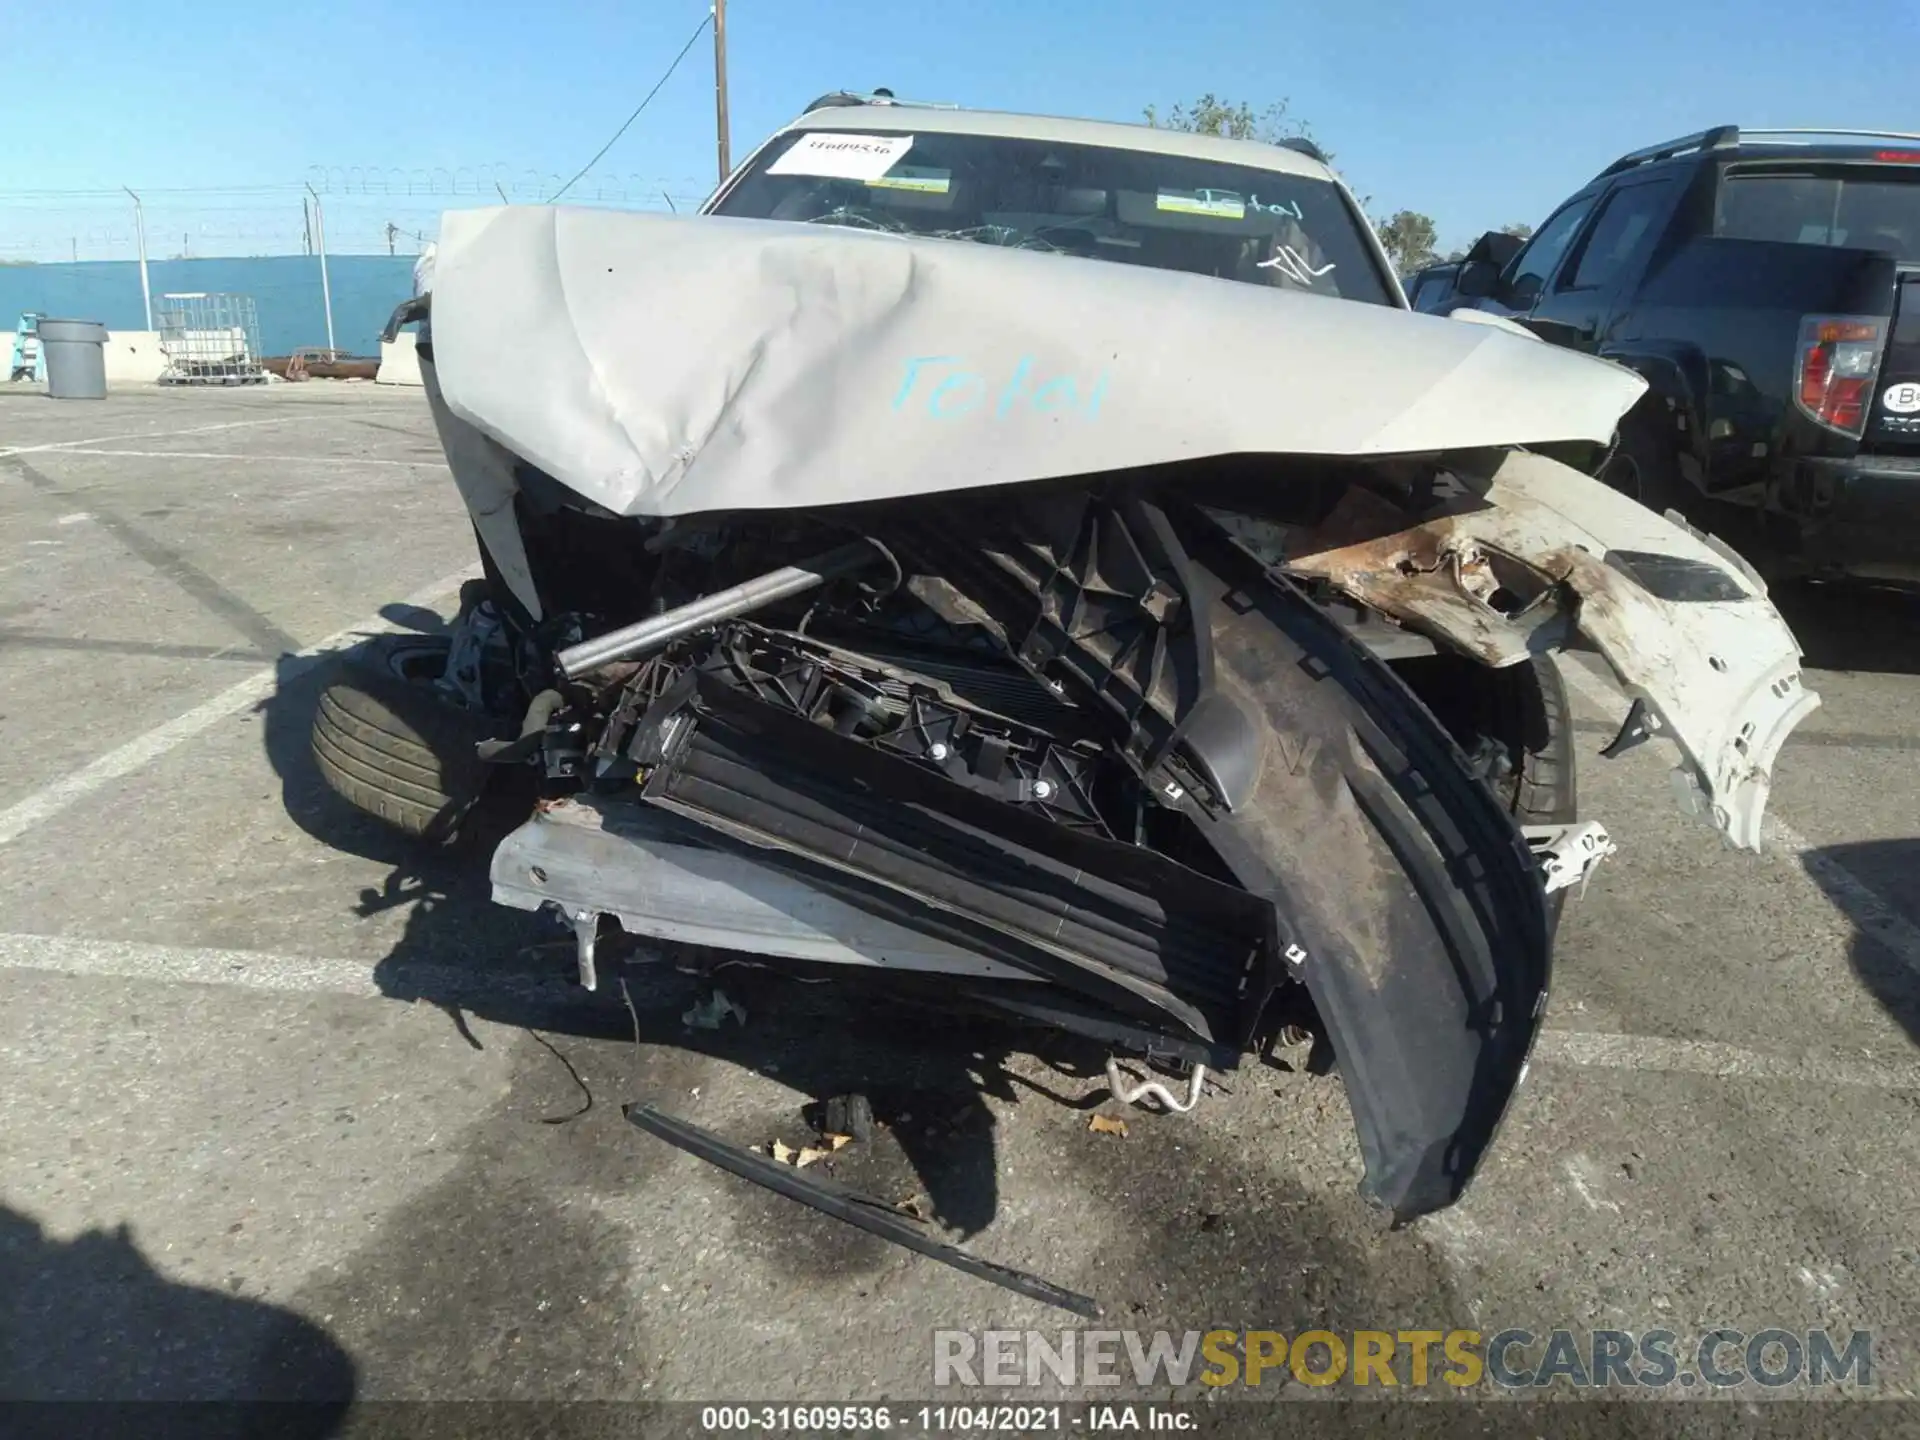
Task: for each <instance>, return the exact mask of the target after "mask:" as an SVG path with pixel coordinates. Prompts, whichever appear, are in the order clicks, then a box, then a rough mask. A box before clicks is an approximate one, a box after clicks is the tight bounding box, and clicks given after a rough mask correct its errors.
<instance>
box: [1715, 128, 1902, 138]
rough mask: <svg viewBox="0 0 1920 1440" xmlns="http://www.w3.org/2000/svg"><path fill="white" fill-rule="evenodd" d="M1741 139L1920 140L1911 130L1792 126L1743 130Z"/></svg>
mask: <svg viewBox="0 0 1920 1440" xmlns="http://www.w3.org/2000/svg"><path fill="white" fill-rule="evenodd" d="M1740 135H1741V138H1742V139H1746V138H1749V137H1751V136H1755V135H1809V136H1814V135H1848V136H1858V137H1860V138H1862V139H1866V140H1920V134H1915V133H1914V132H1913V131H1911V130H1836V129H1833V128H1832V127H1831V126H1827V125H1806V126H1792V127H1789V128H1787V129H1784V130H1742V131H1741V132H1740Z"/></svg>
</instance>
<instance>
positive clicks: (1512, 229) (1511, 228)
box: [1500, 220, 1533, 240]
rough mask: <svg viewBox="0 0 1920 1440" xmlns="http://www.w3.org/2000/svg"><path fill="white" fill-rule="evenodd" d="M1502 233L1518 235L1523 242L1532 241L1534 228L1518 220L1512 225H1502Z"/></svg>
mask: <svg viewBox="0 0 1920 1440" xmlns="http://www.w3.org/2000/svg"><path fill="white" fill-rule="evenodd" d="M1500 233H1501V234H1502V235H1517V236H1519V237H1520V238H1521V239H1522V240H1531V239H1532V238H1533V227H1532V226H1531V225H1529V224H1527V223H1526V222H1524V221H1520V220H1516V221H1514V222H1512V223H1511V224H1507V225H1502V226H1501V227H1500Z"/></svg>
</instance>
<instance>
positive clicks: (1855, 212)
mask: <svg viewBox="0 0 1920 1440" xmlns="http://www.w3.org/2000/svg"><path fill="white" fill-rule="evenodd" d="M1713 233H1714V234H1716V235H1721V236H1725V237H1727V238H1729V239H1733V240H1785V241H1788V242H1790V243H1792V244H1798V245H1846V246H1851V247H1853V248H1855V249H1861V250H1886V251H1889V252H1891V253H1892V254H1893V255H1894V256H1895V257H1896V258H1897V259H1901V260H1916V259H1920V169H1904V168H1903V169H1894V168H1891V167H1887V166H1864V165H1863V166H1855V165H1846V166H1830V167H1825V168H1808V167H1796V168H1794V169H1792V170H1786V169H1780V168H1773V169H1744V168H1739V167H1732V168H1729V169H1728V171H1727V173H1726V176H1725V177H1724V178H1723V179H1722V181H1721V183H1720V196H1719V200H1718V202H1717V204H1716V205H1715V209H1714V222H1713Z"/></svg>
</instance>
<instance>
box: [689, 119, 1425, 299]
mask: <svg viewBox="0 0 1920 1440" xmlns="http://www.w3.org/2000/svg"><path fill="white" fill-rule="evenodd" d="M873 142H891V145H890V147H889V146H888V145H887V144H885V143H881V144H875V143H873ZM863 154H864V155H865V156H866V157H867V162H866V163H864V164H863V163H862V161H861V159H860V158H858V157H860V156H861V155H863ZM850 155H851V156H853V157H855V158H853V159H849V156H850ZM789 157H791V158H789ZM856 176H857V177H858V178H852V177H856ZM712 213H714V214H716V215H737V216H743V217H746V218H749V219H760V220H798V221H805V222H808V223H811V224H816V225H849V226H853V227H855V228H858V229H862V230H886V231H890V232H892V233H894V234H898V235H916V236H929V237H933V238H938V239H943V240H965V241H971V242H975V243H978V244H983V245H1003V246H1007V247H1010V248H1013V249H1020V250H1039V251H1046V252H1049V253H1054V254H1060V255H1069V256H1080V257H1082V258H1087V259H1097V260H1107V261H1113V262H1116V263H1118V264H1122V265H1146V266H1150V267H1153V268H1156V269H1161V270H1185V271H1188V272H1190V273H1192V274H1196V275H1213V276H1218V277H1219V278H1221V279H1226V280H1238V281H1243V282H1245V283H1248V284H1253V285H1271V286H1276V287H1280V288H1284V289H1291V290H1304V291H1308V292H1310V293H1313V294H1317V295H1328V296H1334V297H1337V298H1339V299H1344V300H1363V301H1366V302H1368V303H1369V304H1374V305H1393V304H1395V303H1396V300H1395V298H1394V297H1393V295H1392V292H1391V291H1390V290H1389V289H1388V287H1387V285H1386V282H1385V279H1384V277H1383V276H1382V274H1381V272H1380V270H1379V268H1378V266H1377V265H1376V263H1375V261H1374V258H1373V254H1372V251H1371V249H1370V248H1369V247H1368V245H1367V243H1366V240H1365V238H1364V235H1363V232H1362V231H1361V229H1360V226H1361V223H1362V222H1361V221H1360V220H1359V218H1358V217H1357V215H1356V214H1355V212H1354V209H1353V207H1352V206H1351V205H1350V204H1348V202H1347V200H1346V198H1345V196H1344V195H1342V194H1341V192H1340V190H1339V188H1338V187H1337V186H1335V185H1334V184H1332V183H1331V182H1330V181H1327V180H1323V179H1319V178H1317V177H1315V176H1312V175H1296V174H1291V173H1288V172H1286V171H1281V170H1261V169H1257V168H1254V167H1251V166H1244V165H1228V164H1222V163H1219V162H1217V161H1212V160H1205V159H1200V158H1196V157H1194V156H1187V155H1159V154H1155V153H1153V152H1151V151H1148V150H1123V149H1118V148H1115V147H1111V146H1105V145H1063V144H1057V143H1055V142H1053V141H1042V140H1022V139H1015V138H1012V137H1009V136H1001V135H954V134H914V133H912V132H910V131H892V130H887V131H880V130H859V131H849V132H847V133H846V134H845V135H834V134H829V133H827V132H825V131H821V130H796V131H791V132H789V133H788V134H786V135H782V136H780V137H779V138H778V139H776V140H775V141H774V142H773V143H772V144H770V145H768V146H767V148H766V149H765V150H763V151H762V152H761V153H760V155H759V156H758V157H757V158H756V159H755V161H754V163H753V168H752V169H751V170H750V171H749V172H748V173H747V174H746V175H744V176H742V177H741V178H740V180H739V182H738V183H737V184H735V185H734V186H733V188H732V189H730V190H729V191H728V192H727V193H726V195H725V197H724V198H722V199H721V201H720V202H719V203H718V204H717V205H715V206H714V207H713V212H712Z"/></svg>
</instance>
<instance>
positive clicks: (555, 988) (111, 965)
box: [0, 934, 593, 1005]
mask: <svg viewBox="0 0 1920 1440" xmlns="http://www.w3.org/2000/svg"><path fill="white" fill-rule="evenodd" d="M0 970H47V971H52V972H54V973H56V974H61V975H87V976H100V977H105V978H111V979H115V980H150V981H157V982H159V983H161V984H169V985H233V986H238V987H239V988H241V989H243V990H271V991H277V992H280V993H285V994H323V995H342V996H347V997H350V998H354V997H357V998H360V999H367V1000H378V999H381V998H383V997H386V998H392V999H410V998H412V997H413V996H414V995H430V996H432V997H433V998H434V999H435V1000H439V1001H447V1002H453V1001H458V1000H477V999H480V998H482V997H484V996H489V995H490V996H493V997H495V998H504V997H506V996H509V995H517V996H531V997H535V998H539V999H543V1000H547V1001H552V1002H557V1003H561V1004H583V1005H584V1004H590V1003H593V997H592V996H591V995H590V994H589V993H588V992H587V991H585V990H582V989H580V987H579V986H577V985H575V984H573V983H572V982H571V981H570V980H569V979H567V978H565V977H564V976H562V975H560V974H557V973H556V974H555V975H553V976H552V977H551V978H549V977H547V976H542V975H532V974H528V973H526V972H524V971H522V972H505V971H502V970H501V969H499V968H498V967H497V966H492V965H485V964H474V965H435V964H431V963H428V962H421V961H412V962H409V963H407V964H405V965H401V966H395V967H392V968H391V969H390V970H389V971H388V972H387V973H386V975H385V977H384V978H385V981H386V983H385V985H382V983H381V978H379V977H376V975H375V973H374V971H375V966H374V963H373V962H372V961H368V960H345V959H340V958H338V957H331V956H315V955H284V954H279V953H276V952H273V951H267V950H207V949H198V948H194V947H190V946H179V945H146V944H138V943H134V942H131V941H121V940H82V939H74V938H71V937H69V936H64V935H8V934H0Z"/></svg>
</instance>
